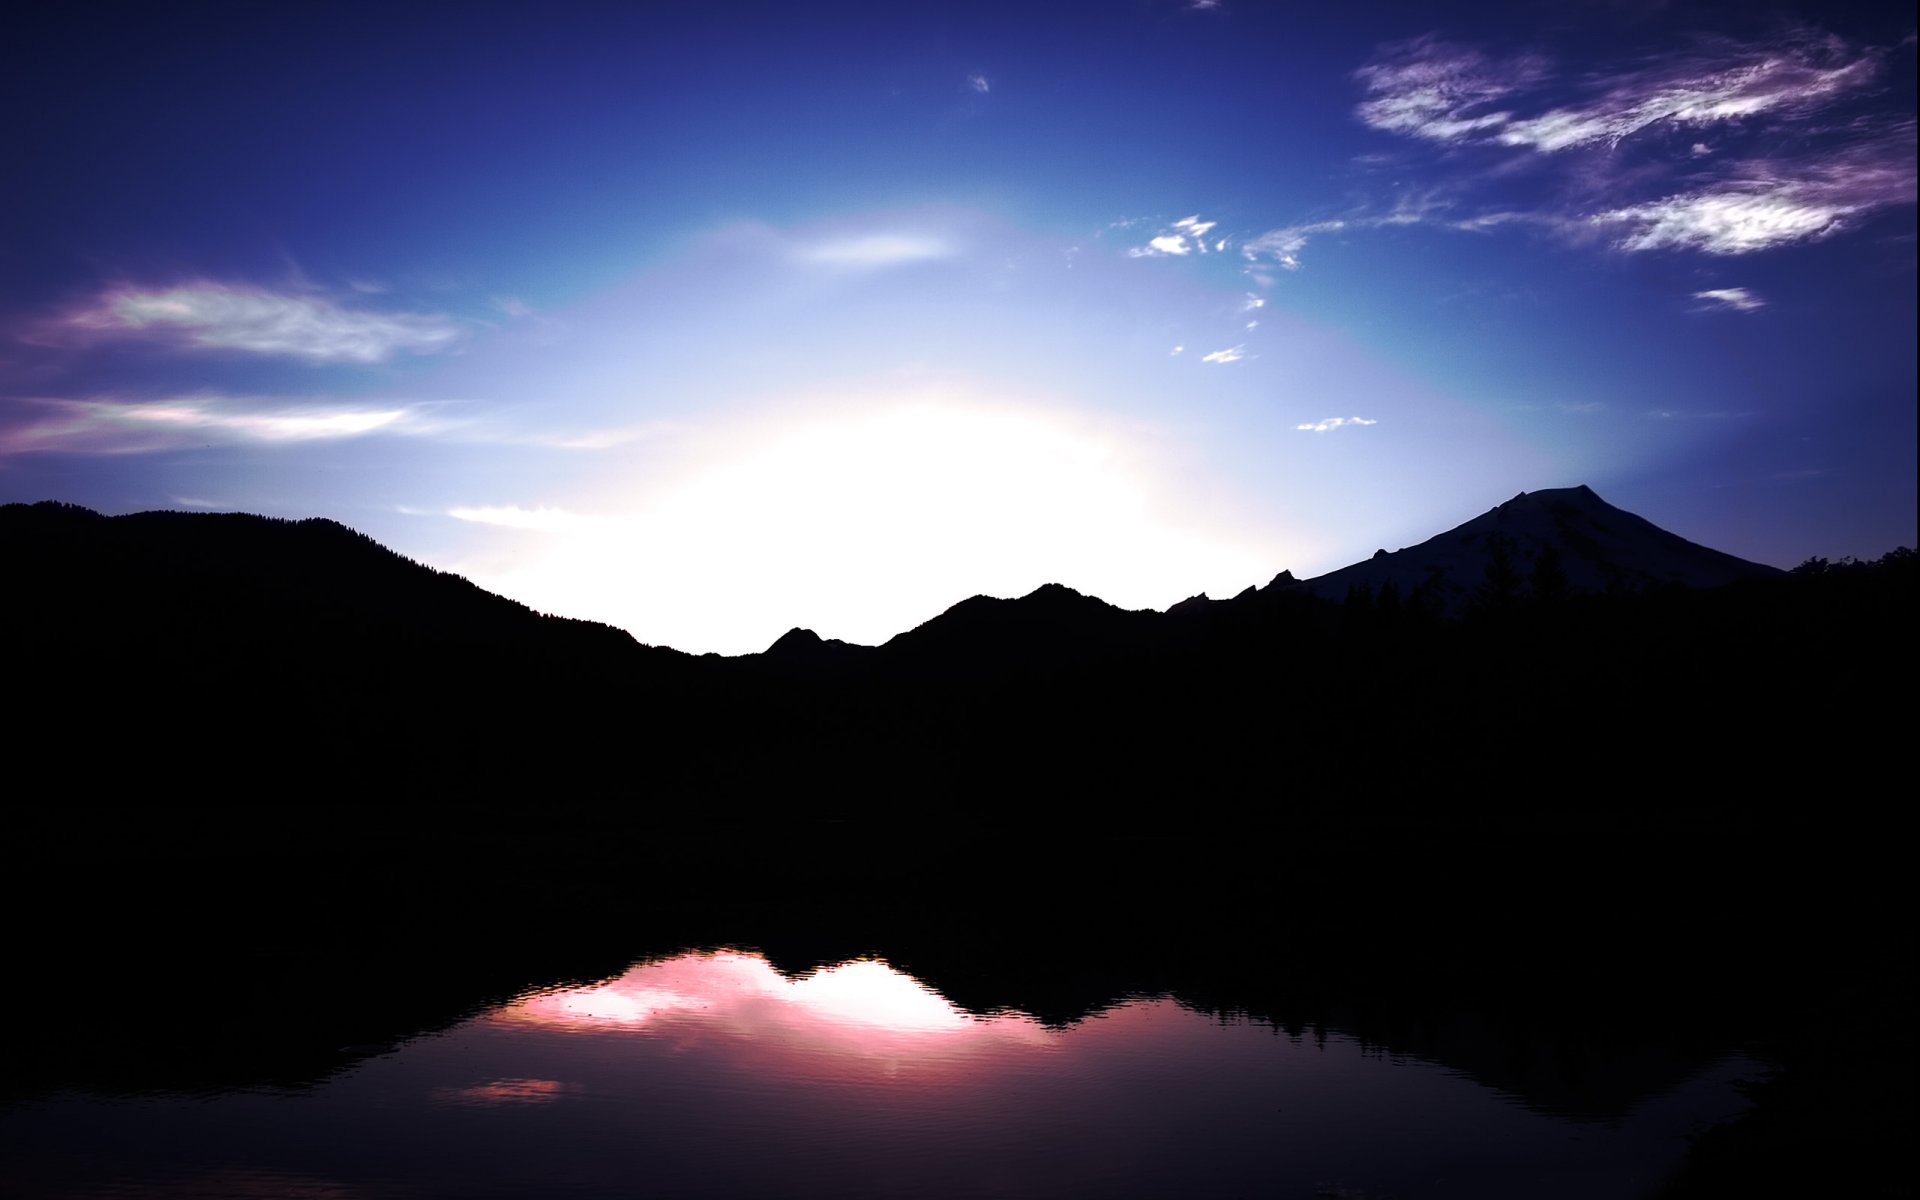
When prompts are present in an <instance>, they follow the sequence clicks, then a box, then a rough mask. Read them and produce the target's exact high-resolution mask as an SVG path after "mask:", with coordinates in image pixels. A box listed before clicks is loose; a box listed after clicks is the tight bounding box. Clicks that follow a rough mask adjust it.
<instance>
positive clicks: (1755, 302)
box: [1693, 287, 1767, 312]
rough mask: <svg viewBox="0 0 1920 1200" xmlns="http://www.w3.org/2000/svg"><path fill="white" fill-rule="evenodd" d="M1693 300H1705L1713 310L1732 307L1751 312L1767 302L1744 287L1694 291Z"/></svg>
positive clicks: (1738, 310) (1735, 310)
mask: <svg viewBox="0 0 1920 1200" xmlns="http://www.w3.org/2000/svg"><path fill="white" fill-rule="evenodd" d="M1693 298H1694V299H1695V300H1701V301H1704V302H1705V307H1707V308H1711V309H1715V310H1726V309H1732V310H1733V311H1734V312H1753V311H1755V310H1756V309H1761V308H1765V307H1766V306H1767V302H1766V301H1765V300H1762V299H1761V298H1760V297H1758V296H1756V295H1754V294H1753V293H1752V292H1750V291H1748V290H1747V289H1746V288H1741V287H1733V288H1709V289H1708V290H1707V291H1704V292H1695V293H1694V294H1693Z"/></svg>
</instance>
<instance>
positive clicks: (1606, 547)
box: [1299, 485, 1781, 613]
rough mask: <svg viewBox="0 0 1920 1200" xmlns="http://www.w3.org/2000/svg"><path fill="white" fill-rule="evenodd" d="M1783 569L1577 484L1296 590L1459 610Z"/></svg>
mask: <svg viewBox="0 0 1920 1200" xmlns="http://www.w3.org/2000/svg"><path fill="white" fill-rule="evenodd" d="M1780 573H1781V572H1780V571H1779V569H1778V568H1775V567H1769V566H1763V565H1761V564H1760V563H1753V562H1748V561H1746V560H1745V559H1741V558H1735V557H1734V556H1733V555H1731V554H1724V553H1722V552H1720V551H1718V550H1712V549H1709V548H1707V547H1705V546H1701V545H1697V544H1695V543H1693V542H1690V541H1687V540H1686V539H1685V538H1682V537H1679V536H1678V535H1676V534H1672V533H1669V532H1667V531H1666V530H1664V529H1662V528H1660V527H1659V526H1658V525H1655V524H1654V523H1653V522H1651V521H1649V520H1647V519H1646V518H1644V517H1640V516H1636V515H1635V514H1633V513H1630V512H1627V511H1625V510H1624V509H1619V508H1615V507H1614V506H1613V505H1611V504H1608V503H1607V502H1606V501H1605V500H1602V499H1601V498H1600V497H1599V496H1598V495H1596V494H1595V493H1594V491H1593V489H1592V488H1589V487H1587V486H1585V485H1581V486H1579V487H1570V488H1553V489H1550V490H1545V491H1538V492H1521V493H1520V494H1519V495H1517V496H1515V497H1514V498H1513V499H1511V500H1509V501H1507V502H1506V503H1505V504H1500V505H1496V506H1495V507H1494V508H1492V509H1490V510H1488V511H1487V512H1484V513H1482V514H1481V515H1479V516H1477V517H1475V518H1474V519H1473V520H1471V521H1468V522H1466V523H1464V524H1462V525H1458V526H1455V527H1454V528H1452V529H1449V530H1447V531H1446V532H1445V533H1442V534H1439V535H1437V536H1435V537H1431V538H1428V539H1427V540H1426V541H1424V542H1421V543H1420V544H1419V545H1417V546H1409V547H1407V548H1405V549H1402V550H1397V551H1393V552H1391V553H1389V552H1387V551H1385V550H1382V551H1380V552H1378V553H1376V554H1375V555H1374V556H1373V557H1372V558H1370V559H1367V560H1365V561H1362V562H1357V563H1354V564H1353V565H1352V566H1348V567H1342V568H1341V569H1340V570H1337V571H1331V572H1329V573H1327V574H1325V575H1321V576H1318V577H1316V578H1313V579H1309V580H1307V581H1306V582H1305V583H1302V584H1300V585H1299V586H1301V587H1303V588H1305V589H1306V590H1307V591H1309V592H1311V593H1313V594H1314V595H1318V596H1324V597H1327V598H1328V599H1335V600H1337V599H1340V598H1342V597H1343V596H1345V595H1346V594H1347V592H1348V591H1350V590H1352V589H1356V588H1359V589H1364V590H1366V591H1369V592H1374V593H1378V592H1379V591H1380V590H1381V589H1383V588H1387V587H1392V588H1395V589H1397V590H1398V591H1399V592H1400V594H1401V595H1403V596H1409V597H1411V596H1423V597H1428V598H1430V600H1431V602H1432V603H1433V604H1434V605H1435V606H1437V607H1438V608H1439V609H1441V610H1442V611H1445V612H1448V613H1459V612H1461V611H1463V610H1464V609H1465V608H1467V607H1468V606H1469V605H1470V604H1472V603H1473V602H1474V600H1475V599H1476V598H1479V599H1482V600H1497V599H1500V598H1503V597H1504V598H1513V597H1516V596H1520V595H1526V594H1530V593H1535V592H1549V591H1557V592H1559V593H1560V594H1580V593H1606V592H1613V593H1619V592H1637V591H1645V590H1648V589H1650V588H1656V587H1671V586H1681V587H1692V588H1711V587H1723V586H1725V585H1727V584H1730V583H1736V582H1739V581H1740V580H1744V579H1764V578H1769V577H1773V576H1777V575H1779V574H1780Z"/></svg>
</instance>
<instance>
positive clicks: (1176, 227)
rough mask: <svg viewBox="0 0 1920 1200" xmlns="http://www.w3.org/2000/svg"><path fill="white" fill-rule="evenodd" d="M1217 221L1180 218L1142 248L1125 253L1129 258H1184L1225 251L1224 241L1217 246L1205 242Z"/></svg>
mask: <svg viewBox="0 0 1920 1200" xmlns="http://www.w3.org/2000/svg"><path fill="white" fill-rule="evenodd" d="M1217 224H1219V222H1218V221H1202V220H1201V219H1200V217H1199V215H1198V214H1195V215H1194V216H1191V217H1182V218H1181V219H1180V220H1178V221H1175V222H1174V223H1173V225H1172V226H1171V227H1170V228H1168V229H1166V230H1164V231H1162V232H1161V233H1159V234H1158V235H1156V236H1154V237H1152V238H1149V239H1148V240H1147V244H1146V245H1144V246H1135V247H1134V248H1133V249H1131V250H1128V251H1127V255H1128V257H1130V258H1184V257H1185V256H1186V255H1189V254H1207V253H1210V252H1212V251H1215V250H1224V249H1226V246H1227V243H1226V239H1224V238H1222V239H1220V241H1219V242H1218V244H1214V245H1210V244H1208V242H1207V233H1208V231H1209V230H1211V229H1212V228H1213V227H1214V226H1215V225H1217Z"/></svg>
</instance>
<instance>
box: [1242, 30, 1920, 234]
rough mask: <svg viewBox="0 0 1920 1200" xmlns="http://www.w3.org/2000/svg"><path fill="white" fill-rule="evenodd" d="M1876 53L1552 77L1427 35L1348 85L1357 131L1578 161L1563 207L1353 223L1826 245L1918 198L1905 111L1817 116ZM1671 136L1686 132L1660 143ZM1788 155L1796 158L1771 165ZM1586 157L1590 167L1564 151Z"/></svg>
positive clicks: (1835, 51)
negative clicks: (1754, 150) (1358, 89)
mask: <svg viewBox="0 0 1920 1200" xmlns="http://www.w3.org/2000/svg"><path fill="white" fill-rule="evenodd" d="M1885 55H1886V52H1885V51H1884V50H1882V49H1878V48H1875V47H1871V46H1868V47H1861V46H1854V45H1851V44H1849V43H1847V42H1845V41H1843V40H1842V39H1840V38H1836V37H1830V36H1826V35H1822V34H1818V33H1812V32H1806V31H1801V32H1796V33H1794V34H1791V35H1787V36H1782V37H1776V38H1773V39H1770V40H1767V41H1749V42H1736V41H1733V40H1729V39H1724V38H1722V39H1712V40H1708V39H1700V40H1696V41H1695V42H1694V43H1693V44H1692V45H1690V46H1688V47H1686V48H1685V49H1683V50H1680V51H1677V52H1668V53H1663V54H1661V55H1659V56H1656V57H1653V58H1649V59H1642V60H1640V61H1638V62H1635V63H1633V64H1631V65H1628V66H1625V67H1615V68H1611V69H1601V70H1599V71H1596V72H1593V73H1590V74H1587V75H1583V76H1581V77H1579V78H1576V79H1571V80H1561V79H1556V78H1555V77H1554V74H1553V72H1552V71H1551V70H1550V68H1549V64H1548V63H1547V61H1546V60H1545V59H1544V58H1541V57H1539V56H1534V55H1521V56H1514V57H1509V58H1496V57H1493V56H1491V55H1489V54H1487V53H1484V52H1482V51H1481V50H1478V49H1475V48H1473V47H1469V46H1461V45H1457V44H1453V43H1448V42H1444V41H1441V40H1440V39H1438V38H1435V37H1431V36H1429V37H1425V38H1420V39H1416V40H1414V41H1411V42H1402V43H1397V44H1395V45H1391V46H1387V47H1384V48H1383V49H1382V50H1381V51H1380V52H1379V53H1378V54H1377V55H1376V56H1375V58H1374V60H1373V61H1372V62H1370V63H1368V64H1367V65H1365V66H1363V67H1361V68H1360V70H1359V71H1357V72H1356V73H1355V75H1356V78H1357V79H1358V80H1359V81H1360V82H1361V84H1362V86H1363V88H1364V89H1365V97H1364V98H1363V100H1362V101H1361V103H1360V104H1359V106H1358V107H1357V109H1356V115H1357V116H1358V117H1359V118H1360V120H1361V121H1363V122H1364V123H1365V124H1367V125H1369V126H1371V127H1373V128H1375V129H1380V130H1383V131H1386V132H1391V133H1397V134H1401V135H1404V136H1408V137H1413V138H1419V139H1422V140H1426V141H1432V142H1439V143H1441V144H1443V145H1446V146H1448V147H1467V146H1474V147H1481V148H1483V152H1485V151H1498V150H1503V149H1504V150H1506V151H1509V152H1511V151H1520V152H1524V154H1525V155H1526V157H1527V158H1528V159H1536V158H1538V159H1555V158H1561V159H1567V160H1569V161H1571V162H1573V163H1574V164H1576V165H1575V166H1574V167H1573V168H1572V170H1571V171H1570V172H1569V173H1568V174H1567V175H1565V177H1564V178H1563V179H1562V180H1561V189H1560V191H1561V195H1562V197H1563V198H1561V199H1559V200H1555V199H1551V198H1550V199H1548V200H1546V201H1545V202H1544V203H1543V204H1542V205H1541V207H1540V209H1539V210H1538V211H1534V212H1511V211H1502V212H1489V213H1484V214H1480V215H1477V216H1468V217H1464V218H1453V219H1449V218H1447V217H1445V216H1444V215H1442V214H1443V212H1444V210H1445V209H1446V207H1447V206H1446V205H1445V204H1442V203H1438V202H1437V201H1436V200H1434V198H1433V194H1431V193H1429V194H1428V195H1427V196H1425V197H1422V198H1421V201H1420V203H1418V204H1408V203H1407V202H1406V201H1405V200H1404V199H1403V201H1402V202H1401V203H1400V204H1397V205H1396V207H1395V210H1394V212H1393V213H1392V214H1390V215H1389V216H1387V217H1372V218H1354V219H1350V220H1349V221H1348V224H1349V225H1351V226H1353V227H1356V228H1361V227H1374V226H1379V225H1385V224H1437V225H1441V226H1443V227H1446V228H1452V229H1460V230H1484V229H1489V228H1493V227H1495V226H1496V225H1501V224H1506V223H1509V222H1514V221H1528V222H1533V223H1535V224H1537V225H1539V226H1541V227H1544V228H1547V229H1549V230H1551V231H1554V232H1558V233H1560V234H1562V235H1563V236H1573V237H1578V236H1579V235H1580V231H1582V230H1584V231H1587V232H1588V233H1591V232H1592V231H1593V230H1594V229H1595V228H1596V227H1600V228H1610V229H1612V230H1613V231H1615V237H1614V238H1613V240H1612V242H1611V244H1612V246H1613V247H1614V248H1616V249H1619V250H1623V251H1628V252H1636V251H1646V250H1662V249H1677V250H1689V251H1696V252H1700V253H1707V254H1720V255H1728V254H1746V253H1751V252H1754V251H1758V250H1766V249H1772V248H1774V247H1778V246H1784V245H1792V244H1795V243H1804V242H1814V241H1819V240H1821V239H1824V238H1827V237H1830V236H1832V235H1833V234H1835V233H1837V232H1840V231H1842V230H1844V229H1847V228H1850V227H1852V226H1853V225H1855V224H1857V223H1858V221H1859V220H1860V219H1862V218H1864V217H1865V216H1867V215H1869V214H1872V213H1874V212H1878V211H1880V210H1882V209H1885V208H1889V207H1892V206H1895V205H1901V204H1910V203H1912V202H1913V200H1914V192H1915V185H1914V176H1915V172H1914V121H1913V118H1912V117H1911V115H1908V114H1904V113H1898V112H1893V111H1881V112H1880V113H1879V114H1878V115H1873V114H1868V115H1855V116H1854V117H1853V118H1852V119H1850V120H1845V121H1837V120H1835V119H1833V118H1831V117H1827V116H1820V117H1819V119H1818V120H1816V119H1815V117H1816V115H1817V114H1820V113H1821V112H1822V111H1823V110H1825V109H1826V108H1828V107H1830V106H1832V105H1834V104H1836V103H1839V102H1841V101H1843V100H1851V99H1853V98H1856V97H1860V96H1867V95H1871V94H1873V93H1872V92H1871V89H1870V85H1872V84H1873V83H1874V81H1875V80H1876V78H1877V77H1878V76H1879V75H1880V74H1881V67H1882V64H1883V60H1884V58H1885ZM1706 129H1717V130H1719V131H1721V132H1722V134H1723V135H1724V137H1722V138H1720V139H1717V141H1718V142H1720V143H1723V144H1715V145H1709V144H1708V143H1707V142H1705V141H1703V140H1698V139H1697V137H1696V136H1694V135H1696V134H1697V133H1698V132H1699V131H1702V130H1706ZM1665 132H1672V133H1682V132H1684V133H1685V134H1686V135H1687V136H1684V137H1679V138H1668V139H1662V138H1660V137H1657V136H1656V135H1658V134H1661V133H1665ZM1736 134H1743V135H1747V136H1746V137H1745V145H1746V146H1748V147H1760V146H1764V147H1765V150H1764V152H1763V154H1761V155H1758V156H1756V155H1754V154H1751V153H1749V154H1748V155H1746V156H1744V157H1743V156H1742V155H1741V154H1740V153H1739V152H1738V149H1739V143H1737V142H1735V141H1734V140H1733V139H1734V137H1735V135H1736ZM1630 141H1631V142H1632V143H1633V144H1634V145H1637V146H1641V147H1643V152H1641V153H1636V154H1633V155H1631V156H1628V155H1626V154H1625V153H1624V152H1623V151H1622V150H1621V147H1622V146H1623V144H1625V143H1628V142H1630ZM1787 146H1792V147H1796V149H1795V150H1794V152H1792V153H1790V154H1789V153H1782V152H1781V148H1782V147H1787ZM1583 148H1594V150H1595V153H1592V154H1584V155H1577V156H1576V155H1573V154H1571V152H1573V151H1576V150H1580V149H1583ZM1730 150H1732V151H1733V152H1731V153H1730V152H1729V151H1730ZM1516 161H1519V160H1513V159H1510V160H1509V162H1510V163H1511V162H1516ZM1461 182H1463V183H1465V185H1466V186H1467V187H1470V186H1471V181H1467V180H1464V179H1463V180H1462V181H1461ZM1548 195H1549V196H1551V195H1552V193H1551V192H1549V193H1548ZM1575 197H1577V199H1574V198H1575ZM1313 232H1316V231H1315V230H1314V229H1313V227H1311V226H1296V227H1292V228H1289V229H1282V230H1276V231H1274V233H1272V234H1269V235H1265V236H1264V237H1263V238H1262V239H1255V241H1254V242H1252V243H1249V245H1250V246H1255V245H1257V246H1260V247H1262V248H1264V249H1265V250H1266V252H1267V253H1268V254H1270V255H1271V257H1272V258H1273V259H1274V260H1275V261H1276V262H1278V263H1279V264H1280V265H1281V266H1284V267H1287V268H1289V269H1297V267H1298V265H1299V251H1300V249H1301V247H1302V246H1304V245H1305V242H1306V238H1307V236H1308V235H1310V234H1311V233H1313Z"/></svg>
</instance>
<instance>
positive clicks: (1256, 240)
mask: <svg viewBox="0 0 1920 1200" xmlns="http://www.w3.org/2000/svg"><path fill="white" fill-rule="evenodd" d="M1346 227H1347V222H1346V221H1314V222H1310V223H1308V224H1305V225H1289V226H1287V227H1286V228H1284V229H1274V230H1269V231H1268V232H1266V233H1263V234H1260V235H1259V236H1257V237H1251V238H1248V239H1247V240H1246V241H1244V242H1242V243H1240V254H1241V256H1242V257H1243V258H1245V259H1247V261H1249V262H1258V261H1260V260H1262V259H1271V260H1272V261H1273V262H1275V263H1277V264H1278V265H1280V266H1282V267H1285V268H1286V269H1287V270H1289V271H1298V270H1299V269H1300V252H1301V251H1302V250H1305V249H1306V248H1307V241H1308V239H1309V238H1312V237H1313V236H1314V235H1316V234H1322V233H1332V232H1334V231H1335V230H1339V229H1345V228H1346Z"/></svg>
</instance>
